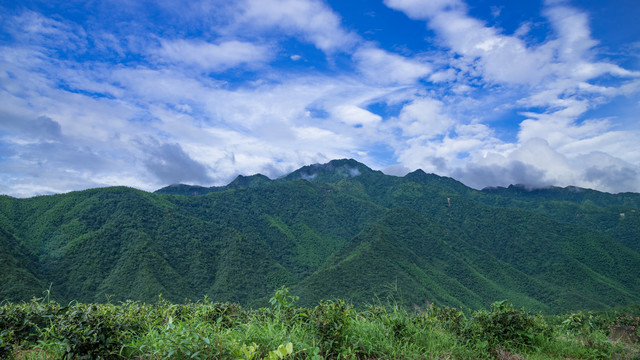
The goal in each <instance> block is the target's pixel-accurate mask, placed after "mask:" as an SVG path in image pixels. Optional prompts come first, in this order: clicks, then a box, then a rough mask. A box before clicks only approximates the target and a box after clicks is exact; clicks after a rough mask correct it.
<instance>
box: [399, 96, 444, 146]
mask: <svg viewBox="0 0 640 360" xmlns="http://www.w3.org/2000/svg"><path fill="white" fill-rule="evenodd" d="M453 124H454V121H453V120H452V119H451V118H449V117H448V116H447V115H446V114H444V106H443V104H442V102H441V101H439V100H435V99H430V98H419V99H416V100H413V101H412V102H410V103H409V104H407V105H405V106H403V107H402V110H401V111H400V115H399V116H398V123H397V126H399V127H400V128H401V129H402V132H403V134H404V135H405V136H408V137H414V136H420V137H422V138H427V139H431V138H433V137H435V136H438V135H442V134H444V133H445V132H446V131H447V130H448V129H449V128H450V127H451V126H452V125H453Z"/></svg>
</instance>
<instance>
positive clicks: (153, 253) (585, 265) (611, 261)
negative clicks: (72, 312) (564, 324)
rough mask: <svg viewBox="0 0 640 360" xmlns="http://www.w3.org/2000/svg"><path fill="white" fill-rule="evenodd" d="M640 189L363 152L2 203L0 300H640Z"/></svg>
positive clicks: (550, 304)
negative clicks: (538, 180)
mask: <svg viewBox="0 0 640 360" xmlns="http://www.w3.org/2000/svg"><path fill="white" fill-rule="evenodd" d="M638 209H640V194H634V193H626V194H615V195H614V194H606V193H601V192H597V191H593V190H586V189H579V188H574V187H570V188H546V189H527V188H525V187H522V186H511V187H509V188H492V189H485V190H483V191H477V190H473V189H471V188H468V187H466V186H464V185H463V184H461V183H460V182H457V181H455V180H453V179H451V178H446V177H440V176H437V175H433V174H426V173H424V172H423V171H421V170H417V171H415V172H412V173H410V174H408V175H406V176H404V177H394V176H388V175H384V174H383V173H381V172H379V171H374V170H371V169H370V168H368V167H367V166H365V165H363V164H361V163H358V162H356V161H354V160H334V161H331V162H329V163H327V164H321V165H310V166H305V167H303V168H301V169H299V170H296V171H294V172H293V173H291V174H289V175H287V176H285V177H283V178H280V179H275V180H271V179H269V178H267V177H265V176H263V175H253V176H239V177H238V178H236V179H235V180H234V181H233V182H232V183H230V184H229V185H227V186H221V187H212V188H207V187H201V186H191V185H172V186H169V187H166V188H163V189H160V190H158V192H157V193H146V192H142V191H139V190H134V189H130V188H124V187H113V188H104V189H93V190H86V191H80V192H72V193H68V194H61V195H52V196H39V197H34V198H29V199H15V198H11V197H7V196H2V197H0V260H1V261H0V272H1V273H2V274H3V276H2V277H1V279H0V300H27V299H29V298H30V297H32V296H39V295H41V294H42V291H43V290H45V289H47V288H49V286H51V295H52V297H54V298H55V299H57V300H59V301H63V302H66V301H69V300H80V301H84V302H104V301H106V300H107V297H109V298H110V299H111V300H112V301H117V300H125V299H135V300H142V301H154V300H155V299H156V298H157V296H158V295H159V294H162V296H163V297H164V298H166V299H169V300H171V301H176V302H180V301H184V300H185V299H192V300H197V299H201V298H203V297H204V296H205V295H207V296H209V298H210V299H212V300H214V301H234V302H238V303H241V304H244V305H250V306H259V305H264V304H265V302H264V301H265V298H267V297H268V296H269V295H270V294H271V293H272V292H273V290H274V289H276V288H277V287H279V286H280V285H287V286H289V287H291V289H292V292H293V293H295V294H297V295H300V298H301V301H302V302H303V303H305V302H306V303H308V304H311V303H315V302H317V301H318V300H320V299H326V298H334V297H339V298H343V299H346V300H349V301H352V302H353V303H355V304H364V303H372V302H376V301H378V300H386V299H387V297H389V296H391V297H393V299H394V300H395V301H398V302H400V303H402V304H405V305H408V306H412V305H418V306H422V305H424V304H426V303H436V304H445V305H455V306H463V307H467V306H468V307H472V308H479V307H485V306H487V305H488V304H489V303H491V302H492V301H495V300H500V299H510V300H512V301H513V303H514V304H515V305H516V306H525V307H527V308H528V309H531V310H542V311H547V312H559V311H568V310H575V309H584V308H591V309H594V308H602V307H608V306H615V305H624V304H629V303H637V302H640V276H639V275H640V271H639V270H638V269H640V253H639V251H640V245H639V244H640V211H639V210H638Z"/></svg>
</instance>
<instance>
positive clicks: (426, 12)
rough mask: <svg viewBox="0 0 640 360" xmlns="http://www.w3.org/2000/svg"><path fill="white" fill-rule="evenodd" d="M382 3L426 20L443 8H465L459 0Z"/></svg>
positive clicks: (393, 1) (410, 15)
mask: <svg viewBox="0 0 640 360" xmlns="http://www.w3.org/2000/svg"><path fill="white" fill-rule="evenodd" d="M384 4H385V5H387V6H388V7H390V8H392V9H396V10H399V11H402V12H404V13H406V14H407V16H409V17H410V18H412V19H420V20H426V19H428V18H429V17H431V16H433V15H434V14H437V13H440V12H442V11H445V10H451V9H464V8H465V5H464V3H463V2H462V1H460V0H384Z"/></svg>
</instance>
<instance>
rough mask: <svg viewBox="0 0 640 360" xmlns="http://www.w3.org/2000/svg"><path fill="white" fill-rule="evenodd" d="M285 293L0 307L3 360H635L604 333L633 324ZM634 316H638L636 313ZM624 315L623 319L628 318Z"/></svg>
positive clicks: (505, 308) (635, 351) (632, 348)
mask: <svg viewBox="0 0 640 360" xmlns="http://www.w3.org/2000/svg"><path fill="white" fill-rule="evenodd" d="M297 301H298V297H296V296H292V295H290V293H289V290H288V289H286V288H281V289H279V290H277V291H276V293H275V294H274V296H273V297H272V298H271V300H270V307H268V308H260V309H244V308H242V307H240V306H239V305H237V304H233V303H211V302H209V301H208V300H207V299H205V300H203V301H201V302H197V303H187V304H180V305H177V304H172V303H170V302H167V301H165V300H163V299H162V298H160V299H158V301H157V302H155V303H152V304H147V303H139V302H124V303H120V304H117V305H115V304H110V303H107V304H83V303H71V304H69V305H68V306H63V305H60V304H58V303H55V302H51V301H48V300H33V301H31V302H26V303H6V304H4V305H2V306H0V329H1V333H0V340H1V341H0V358H14V359H61V358H62V359H65V358H68V359H84V358H87V359H128V358H133V359H283V358H287V359H314V360H319V359H522V358H524V359H637V358H639V357H640V347H639V346H638V344H625V343H619V342H612V341H610V340H609V339H608V338H607V335H608V326H609V325H611V324H616V321H618V322H620V324H622V322H621V321H624V324H629V323H634V322H636V323H637V322H638V315H637V314H636V315H633V314H628V313H627V314H625V315H624V316H621V317H613V314H612V313H611V312H609V313H607V314H606V317H604V316H601V315H597V314H593V313H582V312H580V313H574V314H566V315H553V316H547V317H543V316H542V315H540V314H530V313H528V312H526V311H525V310H524V309H521V310H519V309H515V308H514V307H513V306H512V305H511V303H510V302H508V301H502V302H496V303H494V304H492V306H491V310H477V311H467V312H463V311H461V310H458V309H455V308H440V307H434V306H430V307H427V308H426V309H416V310H415V311H409V310H407V309H405V308H403V307H399V306H397V305H393V304H390V305H377V306H367V307H366V308H364V309H361V310H356V309H355V308H353V307H352V306H351V305H350V304H348V303H345V302H344V301H341V300H336V301H322V302H320V303H318V304H317V305H316V306H314V307H298V305H297ZM636 309H637V307H636ZM624 310H628V309H624Z"/></svg>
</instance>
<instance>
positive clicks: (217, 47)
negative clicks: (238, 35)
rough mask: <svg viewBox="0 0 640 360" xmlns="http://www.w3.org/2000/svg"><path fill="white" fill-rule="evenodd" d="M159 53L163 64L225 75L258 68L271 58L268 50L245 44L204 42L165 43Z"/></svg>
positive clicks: (265, 47) (170, 41) (173, 41)
mask: <svg viewBox="0 0 640 360" xmlns="http://www.w3.org/2000/svg"><path fill="white" fill-rule="evenodd" d="M161 43H162V45H161V47H160V48H159V49H157V50H156V51H155V53H156V54H157V55H158V56H159V58H160V59H161V61H164V62H169V63H182V64H186V65H190V66H196V67H198V68H199V69H202V70H207V71H222V70H226V69H229V68H233V67H237V66H240V65H245V66H246V65H255V64H260V63H263V62H266V61H268V60H269V59H270V58H271V53H270V50H269V48H268V47H267V46H263V45H256V44H253V43H249V42H243V41H236V40H231V41H225V42H221V43H219V44H212V43H208V42H204V41H200V40H184V39H178V40H163V41H162V42H161Z"/></svg>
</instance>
